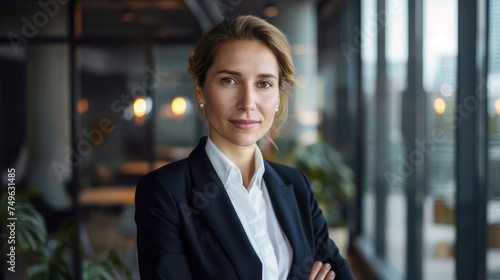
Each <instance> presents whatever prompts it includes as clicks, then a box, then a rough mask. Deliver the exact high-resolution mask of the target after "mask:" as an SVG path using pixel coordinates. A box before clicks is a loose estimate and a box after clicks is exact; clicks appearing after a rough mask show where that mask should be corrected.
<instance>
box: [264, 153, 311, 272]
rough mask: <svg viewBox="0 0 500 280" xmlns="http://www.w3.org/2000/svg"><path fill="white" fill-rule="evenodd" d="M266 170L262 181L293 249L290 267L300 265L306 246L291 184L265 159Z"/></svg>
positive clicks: (303, 259)
mask: <svg viewBox="0 0 500 280" xmlns="http://www.w3.org/2000/svg"><path fill="white" fill-rule="evenodd" d="M265 168H266V171H265V172H264V181H265V182H266V186H267V191H268V192H269V197H270V198H271V202H272V204H273V209H274V212H275V214H276V218H277V219H278V222H279V223H280V226H281V229H282V230H283V232H284V233H285V235H286V237H287V238H288V241H289V242H290V245H291V246H292V249H293V263H292V268H294V267H296V266H301V265H302V263H303V262H304V261H305V260H306V257H307V256H309V255H310V252H309V254H308V250H309V249H308V247H307V245H306V244H307V242H306V238H305V236H304V232H303V229H302V228H301V227H300V222H298V221H300V214H299V212H298V209H299V208H298V206H297V203H296V201H297V200H296V198H295V193H294V192H293V185H286V184H285V183H284V182H283V180H282V179H281V177H280V176H279V175H278V173H277V172H276V171H275V170H274V168H272V167H271V165H270V164H269V163H268V162H267V161H265Z"/></svg>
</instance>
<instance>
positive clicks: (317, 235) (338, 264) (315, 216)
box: [301, 172, 354, 280]
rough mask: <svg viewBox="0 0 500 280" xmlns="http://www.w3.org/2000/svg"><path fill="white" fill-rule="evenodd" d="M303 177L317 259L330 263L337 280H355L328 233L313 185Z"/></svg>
mask: <svg viewBox="0 0 500 280" xmlns="http://www.w3.org/2000/svg"><path fill="white" fill-rule="evenodd" d="M301 173H302V176H303V177H304V180H305V181H306V182H307V186H308V190H309V205H310V209H311V218H312V222H313V230H314V241H315V242H314V244H315V252H314V255H315V259H316V260H320V261H322V262H323V263H325V262H328V263H329V264H330V265H331V266H332V270H333V271H334V272H335V280H353V279H354V278H353V276H352V272H351V269H350V268H349V264H348V263H347V261H346V260H345V259H344V258H343V257H342V255H340V252H339V249H338V248H337V246H336V245H335V243H334V242H333V241H332V240H331V239H330V237H329V233H328V226H327V224H326V220H325V217H324V216H323V213H322V212H321V210H320V208H319V207H318V203H317V202H316V199H315V198H314V194H313V192H312V190H311V183H310V182H309V179H308V178H307V176H306V175H305V174H304V173H303V172H301Z"/></svg>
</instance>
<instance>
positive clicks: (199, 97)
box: [194, 83, 205, 104]
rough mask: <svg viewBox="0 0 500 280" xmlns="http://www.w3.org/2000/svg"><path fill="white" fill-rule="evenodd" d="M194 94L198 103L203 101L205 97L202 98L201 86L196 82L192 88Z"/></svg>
mask: <svg viewBox="0 0 500 280" xmlns="http://www.w3.org/2000/svg"><path fill="white" fill-rule="evenodd" d="M194 92H195V96H196V101H197V102H198V104H200V103H205V99H204V98H203V88H202V87H201V86H200V85H198V83H196V86H195V88H194Z"/></svg>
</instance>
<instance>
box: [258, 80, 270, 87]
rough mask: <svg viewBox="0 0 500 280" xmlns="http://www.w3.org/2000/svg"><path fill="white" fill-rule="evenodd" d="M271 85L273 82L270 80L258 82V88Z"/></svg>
mask: <svg viewBox="0 0 500 280" xmlns="http://www.w3.org/2000/svg"><path fill="white" fill-rule="evenodd" d="M272 86H273V84H272V83H271V82H269V81H265V82H260V83H259V87H260V88H270V87H272Z"/></svg>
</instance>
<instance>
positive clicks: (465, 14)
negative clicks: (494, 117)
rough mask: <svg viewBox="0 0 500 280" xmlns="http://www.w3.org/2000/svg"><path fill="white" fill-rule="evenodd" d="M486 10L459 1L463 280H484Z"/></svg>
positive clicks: (479, 0)
mask: <svg viewBox="0 0 500 280" xmlns="http://www.w3.org/2000/svg"><path fill="white" fill-rule="evenodd" d="M487 7H488V0H475V1H470V0H459V1H458V18H459V19H460V20H459V22H458V75H457V80H458V91H457V100H456V101H457V108H458V110H457V115H456V118H457V127H458V129H457V134H456V151H457V159H456V166H455V167H456V179H457V191H456V205H457V209H456V277H457V279H459V280H461V279H486V250H487V245H486V242H487V240H488V238H487V237H488V236H487V232H486V229H487V222H486V215H487V203H488V185H487V182H488V180H487V166H488V118H487V110H486V109H487V108H486V105H487V90H486V86H485V85H484V84H482V83H483V81H481V80H482V79H483V80H484V81H486V79H487V57H488V55H487V48H488V9H487ZM471 102H472V103H471ZM474 103H475V105H471V104H474ZM476 105H477V106H476ZM471 106H472V107H471ZM462 109H463V110H465V111H466V112H465V113H466V114H463V111H462Z"/></svg>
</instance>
